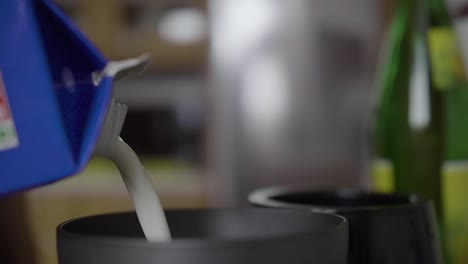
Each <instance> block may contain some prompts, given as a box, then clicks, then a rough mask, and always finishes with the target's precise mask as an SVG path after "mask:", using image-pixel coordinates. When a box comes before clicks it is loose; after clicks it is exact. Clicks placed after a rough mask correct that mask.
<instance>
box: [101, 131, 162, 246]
mask: <svg viewBox="0 0 468 264" xmlns="http://www.w3.org/2000/svg"><path fill="white" fill-rule="evenodd" d="M109 158H110V159H111V160H112V161H113V162H114V163H115V165H116V166H117V168H118V169H119V171H120V174H121V175H122V178H123V181H124V182H125V185H126V187H127V190H128V192H129V194H130V196H131V198H132V201H133V204H134V206H135V210H136V213H137V216H138V219H139V221H140V225H141V227H142V229H143V232H144V233H145V236H146V239H147V240H148V241H149V242H164V241H170V240H171V234H170V231H169V227H168V225H167V220H166V217H165V215H164V210H163V208H162V206H161V202H160V201H159V198H158V195H157V193H156V190H155V189H154V186H153V184H152V183H151V180H150V178H149V177H148V175H147V174H146V172H145V169H144V168H143V166H142V164H141V162H140V160H139V159H138V156H137V155H136V154H135V152H134V151H133V150H132V148H130V147H129V146H128V145H127V144H126V143H125V142H124V141H123V140H122V139H121V138H119V139H118V140H116V141H114V144H113V145H112V146H111V149H110V150H109ZM122 228H125V227H122Z"/></svg>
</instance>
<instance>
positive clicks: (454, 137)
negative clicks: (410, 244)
mask: <svg viewBox="0 0 468 264" xmlns="http://www.w3.org/2000/svg"><path fill="white" fill-rule="evenodd" d="M387 45H388V49H387V50H386V51H387V54H386V55H387V56H385V59H386V60H385V61H384V63H383V64H382V65H381V66H383V69H382V70H383V71H381V73H382V76H380V77H381V78H380V79H379V81H380V83H378V86H379V97H378V101H377V111H376V113H375V114H376V115H375V117H376V119H375V122H374V127H373V136H374V143H375V154H376V156H377V158H378V159H379V160H380V161H379V162H376V163H375V164H374V168H373V169H374V171H373V173H372V174H373V176H374V180H375V186H376V187H377V190H380V191H397V192H401V193H416V194H420V195H422V196H425V197H427V198H429V199H431V200H432V201H433V202H434V205H435V208H436V213H437V216H438V221H439V223H440V225H441V227H442V226H443V225H444V224H445V220H446V217H445V215H444V214H445V213H446V212H447V208H444V207H445V206H446V205H447V201H444V199H446V197H448V196H449V197H453V196H454V195H453V193H455V192H452V191H450V192H451V193H450V195H447V189H446V187H447V186H449V185H450V186H453V184H447V179H446V178H444V177H445V176H447V174H448V172H447V171H453V170H447V168H448V166H447V165H448V164H447V163H446V161H447V160H448V159H452V158H458V159H460V158H465V159H468V155H466V156H463V155H464V154H468V151H467V150H468V142H467V140H468V134H466V133H465V134H463V133H464V132H467V131H468V119H467V121H463V120H462V118H461V116H463V115H464V114H465V115H464V116H465V117H466V116H467V114H468V111H466V110H464V109H466V108H467V107H468V104H467V103H468V100H466V99H468V89H467V88H468V86H467V85H466V81H465V76H464V70H463V66H462V63H461V57H460V55H459V50H458V46H457V41H456V36H455V34H454V30H453V26H452V21H451V17H450V15H449V13H448V11H447V8H446V6H445V3H444V1H443V0H429V1H424V0H400V1H399V3H398V6H397V10H396V12H395V16H394V20H393V22H392V25H391V28H390V31H389V39H388V42H387ZM461 88H462V89H461ZM463 88H464V89H463ZM463 122H465V123H467V124H466V125H465V124H464V123H463ZM457 171H458V172H459V171H460V170H457ZM452 174H453V173H452ZM457 179H458V180H460V179H461V177H458V176H457ZM444 185H445V188H444ZM444 191H445V192H446V193H443V192H444ZM450 200H451V203H452V204H451V206H452V207H453V205H454V204H453V202H452V201H453V200H454V199H453V198H450ZM458 218H460V217H458ZM445 230H446V228H441V229H440V231H441V235H442V238H444V237H445V236H443V235H444V231H445ZM443 242H445V243H444V247H445V248H446V249H447V245H448V244H447V241H443ZM452 244H453V243H452ZM452 246H453V245H452ZM445 251H446V250H445ZM452 251H453V250H452ZM445 255H446V258H447V255H448V254H447V251H446V254H445ZM458 259H460V258H458Z"/></svg>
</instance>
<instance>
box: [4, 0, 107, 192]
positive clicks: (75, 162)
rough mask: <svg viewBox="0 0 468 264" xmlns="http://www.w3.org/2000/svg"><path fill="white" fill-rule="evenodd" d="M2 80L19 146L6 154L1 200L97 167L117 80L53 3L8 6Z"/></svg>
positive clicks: (27, 0)
mask: <svg viewBox="0 0 468 264" xmlns="http://www.w3.org/2000/svg"><path fill="white" fill-rule="evenodd" d="M0 35H1V36H2V38H1V40H0V74H1V77H2V79H3V86H4V88H5V90H6V95H7V99H8V102H9V106H10V110H11V114H12V118H13V121H14V124H15V127H16V132H17V137H18V141H19V144H18V146H16V147H15V148H11V149H6V150H2V149H0V168H1V169H0V195H4V194H8V193H12V192H16V191H20V190H24V189H29V188H32V187H36V186H40V185H44V184H47V183H50V182H53V181H56V180H59V179H62V178H64V177H66V176H69V175H73V174H75V173H77V172H79V170H81V169H82V168H83V167H84V166H85V165H86V164H87V162H88V161H89V159H90V157H91V155H92V152H93V150H94V147H95V145H96V141H97V138H98V136H99V132H100V130H101V128H102V125H103V122H104V119H105V115H106V111H107V107H108V104H109V102H110V97H111V92H112V85H113V80H112V78H109V77H106V78H104V79H103V80H102V81H101V82H99V84H98V85H97V86H96V85H94V84H93V81H92V73H93V72H96V71H99V70H102V69H103V68H104V67H105V65H106V64H107V61H106V59H105V58H104V57H103V56H102V55H101V54H100V53H99V52H98V51H97V49H95V48H94V47H93V45H92V44H91V43H90V42H89V41H88V40H87V39H86V38H85V37H84V36H83V35H82V34H81V33H80V32H79V30H77V28H76V27H75V26H74V25H73V24H72V23H71V21H69V20H68V19H67V17H65V16H64V15H63V14H62V13H61V12H60V10H59V9H57V8H56V7H55V6H53V4H52V3H50V2H49V1H45V0H5V1H0Z"/></svg>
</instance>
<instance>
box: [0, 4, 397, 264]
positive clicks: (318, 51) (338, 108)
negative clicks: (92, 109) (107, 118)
mask: <svg viewBox="0 0 468 264" xmlns="http://www.w3.org/2000/svg"><path fill="white" fill-rule="evenodd" d="M55 2H56V3H57V4H58V5H59V6H60V7H61V8H62V9H63V10H64V11H65V12H66V13H67V14H68V15H69V16H70V17H72V18H73V20H74V21H75V22H76V23H77V25H78V26H79V27H80V28H81V29H82V30H83V31H84V32H85V33H86V35H87V36H88V37H89V38H90V39H91V40H93V42H94V43H95V44H96V46H97V47H98V48H99V49H100V50H101V51H102V52H103V53H104V54H105V55H106V56H107V57H108V58H110V59H113V60H119V59H125V58H129V57H133V56H138V55H140V54H142V53H146V52H149V53H151V54H152V55H153V60H152V63H151V65H150V66H149V67H148V69H147V70H146V71H145V72H144V73H143V74H142V75H140V76H136V77H132V78H127V79H125V80H122V81H119V82H118V84H117V85H116V87H115V97H116V99H117V100H118V101H120V102H123V103H125V104H127V105H128V106H129V113H128V116H127V120H126V124H125V127H124V130H123V132H122V137H123V138H124V139H125V140H126V141H127V142H128V143H129V145H130V146H132V147H133V148H134V149H135V151H136V152H137V153H138V154H139V156H140V157H141V158H142V160H143V162H144V164H145V166H146V169H147V170H148V172H149V174H150V175H151V177H152V179H153V182H154V185H155V186H156V189H157V190H158V191H159V194H160V196H161V199H162V202H163V205H164V206H165V207H172V208H174V207H220V206H242V205H245V204H246V200H245V199H246V194H247V193H248V192H249V191H251V190H253V189H255V188H258V187H261V186H266V185H274V184H301V185H309V186H312V187H314V188H327V187H352V186H359V187H367V186H368V185H369V180H368V172H367V168H368V166H367V163H368V158H367V156H368V155H367V151H368V149H369V148H368V141H369V135H368V134H369V133H368V122H369V115H370V101H371V100H372V99H373V92H372V89H371V88H372V84H373V80H374V76H375V72H376V65H377V57H378V53H379V46H380V42H381V39H382V38H381V37H382V34H383V32H384V29H385V28H386V24H387V21H388V20H389V17H390V16H391V10H392V8H391V7H392V6H393V2H394V1H392V0H379V1H376V0H313V1H310V0H288V1H283V0H255V1H247V0H245V1H242V0H212V1H209V0H151V1H150V0H99V1H92V0H81V1H78V0H56V1H55ZM9 199H10V200H12V201H13V202H11V201H10V202H9V204H15V203H16V204H17V205H18V206H24V208H25V214H26V215H27V217H26V218H27V219H28V221H29V223H28V225H29V227H30V230H26V229H25V230H22V231H21V232H24V233H25V234H24V235H25V236H27V235H28V234H27V232H30V234H31V236H32V240H31V241H32V242H31V243H32V244H33V246H32V247H33V248H34V252H32V253H31V254H26V255H27V256H25V255H24V252H31V250H29V249H28V244H27V243H26V244H25V242H22V241H20V242H18V245H21V247H25V249H24V250H22V251H21V252H23V255H22V256H20V258H19V259H22V258H30V257H31V256H34V257H36V259H37V263H38V264H53V263H56V262H57V260H56V253H55V227H56V226H57V224H59V223H60V222H63V221H65V220H68V219H71V218H75V217H79V216H84V215H89V214H96V213H105V212H111V211H120V210H129V209H131V208H132V206H131V202H130V199H129V196H128V194H127V192H126V189H125V187H124V184H123V182H122V180H121V178H120V176H119V175H118V172H117V170H116V169H115V168H114V166H113V165H112V164H111V163H110V162H107V161H105V160H101V159H93V160H92V161H91V162H90V164H89V166H88V167H87V168H86V169H85V171H83V172H82V173H81V174H79V175H76V176H74V177H71V178H69V179H66V180H64V181H61V182H58V183H55V184H52V185H49V186H46V187H42V188H38V189H35V190H32V191H29V192H27V193H25V194H21V195H19V196H14V197H10V198H9ZM3 203H6V202H5V201H3ZM15 208H17V207H15ZM15 210H16V209H15ZM15 214H16V213H15ZM18 217H19V216H18ZM4 221H8V220H4ZM9 243H10V244H11V242H9ZM13 244H14V243H13ZM12 247H13V246H12ZM5 252H7V251H5ZM0 255H1V253H0ZM30 261H31V258H30V259H29V260H28V263H32V262H30ZM25 263H26V262H25Z"/></svg>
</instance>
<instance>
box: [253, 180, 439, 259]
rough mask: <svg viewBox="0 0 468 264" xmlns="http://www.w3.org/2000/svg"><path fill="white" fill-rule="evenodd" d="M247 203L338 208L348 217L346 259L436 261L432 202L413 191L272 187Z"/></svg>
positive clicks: (330, 210) (315, 209)
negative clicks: (378, 191) (399, 193)
mask: <svg viewBox="0 0 468 264" xmlns="http://www.w3.org/2000/svg"><path fill="white" fill-rule="evenodd" d="M249 201H250V203H251V204H254V205H256V206H261V207H272V208H288V209H292V208H294V209H303V210H304V209H305V210H309V211H313V212H328V213H336V214H339V215H342V216H344V217H345V218H347V219H348V221H349V235H350V241H349V256H348V263H349V264H440V263H442V260H441V255H440V247H439V241H438V233H437V223H436V218H435V215H434V210H433V207H432V204H431V203H430V202H428V201H426V200H424V199H421V198H419V197H417V196H414V195H396V194H378V193H368V192H364V191H357V190H338V191H316V190H311V189H307V188H297V187H270V188H264V189H260V190H257V191H254V192H253V193H251V195H250V196H249Z"/></svg>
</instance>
